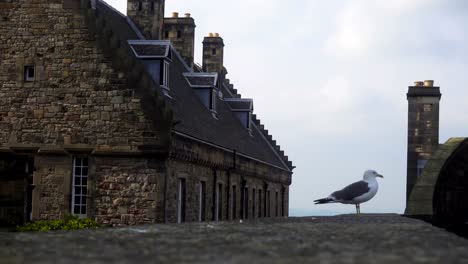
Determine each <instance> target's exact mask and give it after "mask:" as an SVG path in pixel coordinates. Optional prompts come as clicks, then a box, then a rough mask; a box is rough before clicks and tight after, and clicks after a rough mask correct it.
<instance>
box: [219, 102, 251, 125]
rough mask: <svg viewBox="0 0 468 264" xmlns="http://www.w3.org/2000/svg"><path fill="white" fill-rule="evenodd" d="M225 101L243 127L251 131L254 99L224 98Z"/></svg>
mask: <svg viewBox="0 0 468 264" xmlns="http://www.w3.org/2000/svg"><path fill="white" fill-rule="evenodd" d="M224 101H226V103H227V104H228V105H229V107H230V108H231V111H232V113H233V114H234V116H235V117H237V119H239V121H240V122H241V124H242V126H244V127H245V128H247V129H250V127H251V120H252V112H253V101H252V99H242V98H224Z"/></svg>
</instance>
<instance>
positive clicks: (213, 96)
mask: <svg viewBox="0 0 468 264" xmlns="http://www.w3.org/2000/svg"><path fill="white" fill-rule="evenodd" d="M210 110H212V111H216V90H215V89H213V90H211V102H210Z"/></svg>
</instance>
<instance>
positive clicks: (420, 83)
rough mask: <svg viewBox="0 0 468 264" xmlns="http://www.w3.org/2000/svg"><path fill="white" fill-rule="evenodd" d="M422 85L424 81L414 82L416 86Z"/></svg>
mask: <svg viewBox="0 0 468 264" xmlns="http://www.w3.org/2000/svg"><path fill="white" fill-rule="evenodd" d="M423 85H424V83H423V82H421V81H416V82H414V86H418V87H419V86H423Z"/></svg>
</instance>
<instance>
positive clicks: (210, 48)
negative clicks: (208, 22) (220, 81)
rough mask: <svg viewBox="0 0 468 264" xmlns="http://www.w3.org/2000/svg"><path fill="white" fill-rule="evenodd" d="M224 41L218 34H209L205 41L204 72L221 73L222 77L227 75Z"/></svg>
mask: <svg viewBox="0 0 468 264" xmlns="http://www.w3.org/2000/svg"><path fill="white" fill-rule="evenodd" d="M223 60H224V41H223V39H222V38H221V37H220V36H219V34H218V33H209V34H208V36H206V37H205V38H204V39H203V71H205V72H217V73H220V77H223V76H224V75H226V70H225V69H224V65H223V63H224V62H223Z"/></svg>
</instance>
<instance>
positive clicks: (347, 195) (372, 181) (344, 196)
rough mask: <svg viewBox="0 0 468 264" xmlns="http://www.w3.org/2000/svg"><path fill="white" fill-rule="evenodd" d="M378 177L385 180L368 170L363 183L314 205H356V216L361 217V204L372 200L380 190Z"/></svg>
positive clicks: (355, 184) (353, 185)
mask: <svg viewBox="0 0 468 264" xmlns="http://www.w3.org/2000/svg"><path fill="white" fill-rule="evenodd" d="M377 177H380V178H383V176H382V175H380V174H378V173H377V172H376V171H375V170H367V171H366V172H364V177H363V180H362V181H358V182H355V183H352V184H350V185H348V186H346V187H344V188H343V189H342V190H339V191H336V192H334V193H332V194H330V195H329V196H328V197H326V198H322V199H318V200H315V201H314V203H315V204H326V203H342V204H354V205H356V214H357V215H359V214H361V207H360V204H361V203H364V202H367V201H369V200H370V199H372V197H374V196H375V194H376V193H377V190H378V189H379V184H378V183H377V179H376V178H377Z"/></svg>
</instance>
